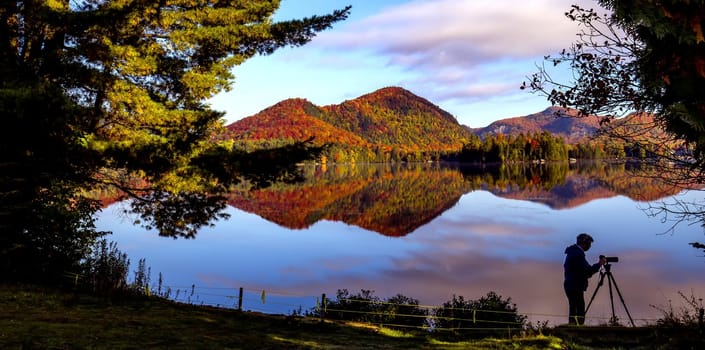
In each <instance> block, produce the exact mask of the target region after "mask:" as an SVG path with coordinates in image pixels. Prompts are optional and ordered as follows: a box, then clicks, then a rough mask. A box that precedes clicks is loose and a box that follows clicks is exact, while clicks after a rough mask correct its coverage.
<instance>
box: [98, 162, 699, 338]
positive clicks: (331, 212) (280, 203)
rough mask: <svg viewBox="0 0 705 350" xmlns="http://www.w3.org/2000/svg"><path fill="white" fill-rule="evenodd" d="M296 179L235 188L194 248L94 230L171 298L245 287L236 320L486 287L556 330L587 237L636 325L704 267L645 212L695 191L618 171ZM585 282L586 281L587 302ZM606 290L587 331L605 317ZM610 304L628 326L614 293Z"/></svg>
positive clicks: (231, 293) (411, 168) (230, 297)
mask: <svg viewBox="0 0 705 350" xmlns="http://www.w3.org/2000/svg"><path fill="white" fill-rule="evenodd" d="M305 177H306V180H305V181H304V182H302V183H298V184H276V185H275V186H272V187H271V188H267V189H262V190H256V191H245V190H240V191H234V192H233V193H232V194H231V195H230V196H229V198H228V203H229V206H228V208H227V212H228V213H229V214H230V215H231V217H230V218H229V219H228V220H226V221H220V222H217V223H216V225H215V226H214V227H209V228H206V229H203V230H201V231H200V232H199V234H198V235H197V236H196V238H195V239H172V238H165V237H159V236H158V235H157V234H156V233H155V232H153V231H145V230H144V229H141V228H139V227H135V226H132V225H131V220H129V219H126V218H125V217H123V215H122V214H121V208H122V207H123V206H124V205H125V204H124V203H118V204H114V205H112V206H110V207H108V208H106V209H104V210H103V212H102V213H101V214H100V217H99V221H98V228H99V229H103V230H111V231H113V232H114V234H113V235H112V236H110V239H112V240H114V241H116V242H117V243H118V247H119V249H120V250H122V251H123V252H125V253H127V254H128V256H129V257H130V259H131V261H132V270H134V269H135V268H136V265H137V260H138V259H140V258H145V259H146V263H147V266H149V267H150V268H151V271H152V284H153V285H154V284H156V281H157V274H158V273H162V275H163V288H167V287H169V288H170V289H171V291H172V293H171V297H172V298H177V299H178V300H180V301H187V302H192V303H197V304H210V305H218V306H224V307H235V306H237V299H238V298H237V296H238V289H239V288H243V289H244V291H245V295H244V300H243V308H244V309H246V310H253V311H260V312H265V313H281V314H289V313H291V312H292V310H297V309H303V310H304V311H305V310H308V309H310V308H311V307H313V306H315V305H316V303H317V302H318V300H320V298H321V295H322V294H324V293H325V294H326V295H327V297H328V298H335V295H336V291H337V290H338V289H348V290H349V291H350V292H351V293H358V292H360V291H361V290H370V291H373V292H374V295H375V296H378V297H380V298H382V299H385V298H389V297H392V296H394V295H396V294H403V295H405V296H408V297H412V298H415V299H418V300H419V302H420V304H421V305H428V306H438V305H441V304H442V303H444V302H445V301H448V300H450V299H451V298H452V297H453V295H457V296H463V297H464V298H465V299H466V300H469V299H479V298H480V297H482V296H484V295H486V294H487V293H488V292H489V291H495V292H496V293H498V294H499V295H500V296H502V297H505V298H507V297H509V298H511V301H512V302H513V303H516V305H517V308H518V312H519V313H521V314H524V315H527V316H528V317H529V320H531V321H537V322H540V321H548V322H549V324H554V325H555V324H562V323H565V322H566V319H567V316H566V313H567V300H566V298H565V295H564V294H563V289H562V280H563V267H562V264H563V259H564V254H563V251H564V249H565V247H566V246H568V245H571V244H573V243H574V242H575V237H576V235H578V234H579V233H581V232H587V233H589V234H591V235H592V236H593V237H594V238H595V242H594V244H593V246H592V249H591V250H590V251H588V252H587V256H588V260H589V261H591V262H595V261H596V260H597V258H598V256H599V255H600V254H604V255H608V256H617V257H619V262H617V263H613V264H612V269H611V271H612V274H613V276H614V280H615V282H617V285H618V288H619V290H620V291H621V293H622V295H623V298H624V304H626V306H627V308H628V310H629V312H630V314H631V316H632V318H633V319H634V321H635V322H636V323H637V324H645V323H654V322H655V321H656V320H657V319H658V318H659V317H661V316H662V313H661V311H659V310H658V308H667V307H668V305H669V303H672V305H673V308H674V311H676V312H679V311H680V308H681V307H682V306H683V298H682V297H681V296H680V295H679V293H682V294H684V295H686V296H688V297H690V296H693V295H694V296H695V297H696V298H702V297H703V296H705V279H704V278H703V270H704V268H705V257H703V253H702V251H699V250H696V249H694V248H693V247H691V246H690V245H688V243H689V242H694V241H700V242H703V241H705V239H704V235H703V229H702V227H701V226H700V225H699V224H697V223H696V224H693V223H681V224H680V225H677V226H676V227H675V229H673V230H670V229H671V228H672V226H673V224H674V223H673V222H672V221H669V220H664V219H665V218H664V217H663V216H659V215H657V216H649V215H647V209H648V208H649V207H650V206H658V205H659V204H660V203H662V202H670V201H673V200H675V199H678V200H685V201H698V202H702V200H703V198H705V193H703V192H700V191H683V192H679V191H678V190H675V189H672V188H670V187H668V186H665V185H663V184H660V183H658V182H657V181H655V180H653V179H651V180H648V179H641V178H639V177H637V176H635V175H634V173H633V172H631V171H630V169H629V166H628V165H625V164H617V165H614V164H600V163H595V164H593V163H591V164H589V165H568V164H561V165H559V166H552V165H541V166H533V167H530V168H524V167H499V168H478V167H451V166H442V165H439V164H412V165H406V166H397V167H393V166H389V165H385V166H380V165H378V166H363V165H353V166H350V165H346V166H328V167H320V166H318V167H309V168H306V169H305ZM668 219H670V218H668ZM130 277H132V276H130ZM598 280H599V275H595V276H593V278H591V280H590V286H589V287H588V291H587V292H586V302H587V301H589V299H590V297H591V295H592V294H593V292H594V291H595V288H596V285H597V281H598ZM606 282H607V281H605V285H603V286H602V287H601V288H600V289H599V290H598V292H597V294H596V295H595V299H594V303H593V305H592V306H591V308H590V310H589V311H588V323H589V324H603V323H606V322H607V321H608V320H609V318H610V317H611V309H610V297H609V289H608V285H607V283H606ZM177 291H178V292H177ZM177 293H178V295H177ZM613 301H614V305H615V314H616V316H617V317H618V318H619V319H620V321H621V322H622V323H623V324H627V323H628V317H627V315H626V313H625V310H624V308H623V305H622V302H621V301H620V299H619V298H618V296H617V294H616V291H615V294H614V298H613Z"/></svg>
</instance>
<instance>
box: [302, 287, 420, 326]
mask: <svg viewBox="0 0 705 350" xmlns="http://www.w3.org/2000/svg"><path fill="white" fill-rule="evenodd" d="M325 305H326V306H325V317H326V318H331V319H336V320H346V321H359V322H368V323H375V324H385V325H387V326H390V327H394V326H402V327H423V326H424V325H425V324H426V316H427V315H428V313H427V312H426V310H424V309H422V308H420V307H419V306H418V305H419V301H418V300H416V299H414V298H410V297H407V296H404V295H401V294H397V295H395V296H394V297H392V298H389V299H387V300H381V299H380V298H379V297H377V296H375V295H374V291H370V290H364V289H362V290H361V291H360V293H358V294H350V292H349V291H348V290H347V289H338V291H337V293H336V300H330V299H327V298H326V300H325ZM307 315H308V316H316V317H320V315H321V314H320V309H318V308H314V309H313V310H312V311H311V312H309V313H307Z"/></svg>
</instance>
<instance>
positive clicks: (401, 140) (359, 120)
mask: <svg viewBox="0 0 705 350" xmlns="http://www.w3.org/2000/svg"><path fill="white" fill-rule="evenodd" d="M323 109H324V110H326V111H327V112H328V113H325V114H322V115H321V116H320V117H321V118H322V119H324V120H326V121H327V122H329V123H331V124H332V125H334V126H336V127H339V128H341V129H344V130H347V131H350V132H353V133H356V134H358V135H361V136H362V137H363V138H364V139H365V140H367V141H369V142H370V143H375V144H382V145H387V146H394V145H405V146H407V147H411V148H420V149H423V150H439V151H442V150H454V149H459V148H460V147H462V146H463V144H464V142H466V141H467V138H468V136H469V134H468V133H467V130H466V129H465V128H464V127H463V126H461V125H460V124H459V123H458V121H457V120H456V119H455V117H453V116H452V115H451V114H450V113H448V112H446V111H444V110H442V109H441V108H440V107H438V106H436V105H434V104H433V103H431V102H429V101H428V100H426V99H423V98H421V97H419V96H416V95H414V94H413V93H411V92H409V91H407V90H404V89H402V88H399V87H387V88H383V89H379V90H377V91H375V92H373V93H371V94H367V95H363V96H360V97H358V98H356V99H354V100H349V101H345V102H343V103H341V104H339V105H331V106H326V107H323Z"/></svg>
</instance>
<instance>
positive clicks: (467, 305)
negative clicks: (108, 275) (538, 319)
mask: <svg viewBox="0 0 705 350" xmlns="http://www.w3.org/2000/svg"><path fill="white" fill-rule="evenodd" d="M525 323H526V316H524V315H520V314H519V313H518V312H517V307H516V304H513V303H512V302H511V298H506V299H504V298H502V297H501V296H500V295H498V294H497V293H495V292H489V293H487V295H486V296H484V297H482V298H480V299H478V300H465V298H463V296H455V295H453V298H452V299H451V300H449V301H446V302H445V303H443V305H442V306H440V307H439V308H437V309H436V310H435V312H434V318H433V327H434V329H437V330H453V331H455V332H458V333H463V332H465V331H468V330H473V329H475V330H476V329H485V330H489V329H506V328H522V327H523V326H524V325H525Z"/></svg>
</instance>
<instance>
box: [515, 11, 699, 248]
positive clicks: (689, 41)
mask: <svg viewBox="0 0 705 350" xmlns="http://www.w3.org/2000/svg"><path fill="white" fill-rule="evenodd" d="M597 3H599V4H600V5H601V6H603V7H604V8H605V9H606V10H607V11H608V13H607V14H601V13H600V12H598V11H596V10H593V9H585V8H581V7H579V6H577V5H574V6H573V7H572V8H571V10H570V11H569V12H567V13H566V16H567V17H568V18H570V19H571V20H573V21H576V22H577V23H578V24H580V25H581V27H582V28H583V29H582V31H581V32H580V33H579V34H578V38H579V39H578V40H577V42H576V43H574V44H573V45H572V47H570V48H569V49H566V50H563V51H562V52H561V53H559V54H558V55H557V56H547V57H546V60H547V62H549V63H550V64H552V65H553V66H558V65H561V64H567V65H569V67H570V68H571V70H572V71H573V76H574V77H575V79H574V80H573V81H568V82H564V81H560V80H558V79H554V78H553V76H552V75H551V72H552V69H551V68H546V67H545V66H544V67H541V69H540V70H539V72H538V73H536V74H534V75H533V76H531V77H530V79H529V81H528V82H525V83H524V84H523V85H522V88H528V89H530V90H531V91H533V92H538V93H541V94H544V95H545V96H547V98H548V100H549V101H551V103H552V104H554V105H559V106H562V107H572V108H576V109H578V110H579V111H580V114H581V115H582V116H586V115H601V116H604V120H603V125H604V130H603V131H604V133H605V134H606V135H608V136H610V137H613V138H619V139H622V140H624V141H626V142H627V143H629V144H632V145H633V148H636V149H640V150H648V152H649V154H651V155H657V156H658V157H659V158H660V159H661V160H662V161H663V162H662V164H663V165H664V166H663V167H662V171H661V173H660V177H661V178H663V179H665V180H668V181H670V182H671V183H672V184H673V185H675V186H681V187H683V188H689V187H691V188H692V185H693V183H699V184H702V183H704V182H705V35H704V34H703V33H705V28H704V25H705V22H703V18H705V2H703V1H687V0H674V1H655V0H599V1H597ZM640 114H652V115H654V118H653V120H654V121H653V122H648V123H646V122H644V120H645V119H644V118H639V117H638V116H639V115H640ZM625 116H628V117H629V118H622V117H625ZM634 116H637V117H634ZM615 119H620V120H624V119H628V120H631V121H632V122H631V123H630V125H629V126H628V127H624V123H619V124H621V126H620V127H619V128H616V127H613V126H612V125H614V124H618V123H614V121H615ZM656 129H662V130H665V132H666V134H665V135H663V137H661V138H660V139H659V141H658V142H654V141H653V138H648V137H645V136H644V135H647V134H648V133H650V132H652V131H653V130H656ZM650 214H652V215H663V216H664V217H665V220H676V221H691V220H692V219H693V218H696V219H697V220H699V221H701V222H705V208H704V207H703V206H702V205H701V204H697V203H692V205H684V204H683V203H678V205H675V206H673V205H663V206H661V207H654V208H652V210H651V211H650ZM697 244H698V243H693V245H694V246H695V247H698V245H697Z"/></svg>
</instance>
